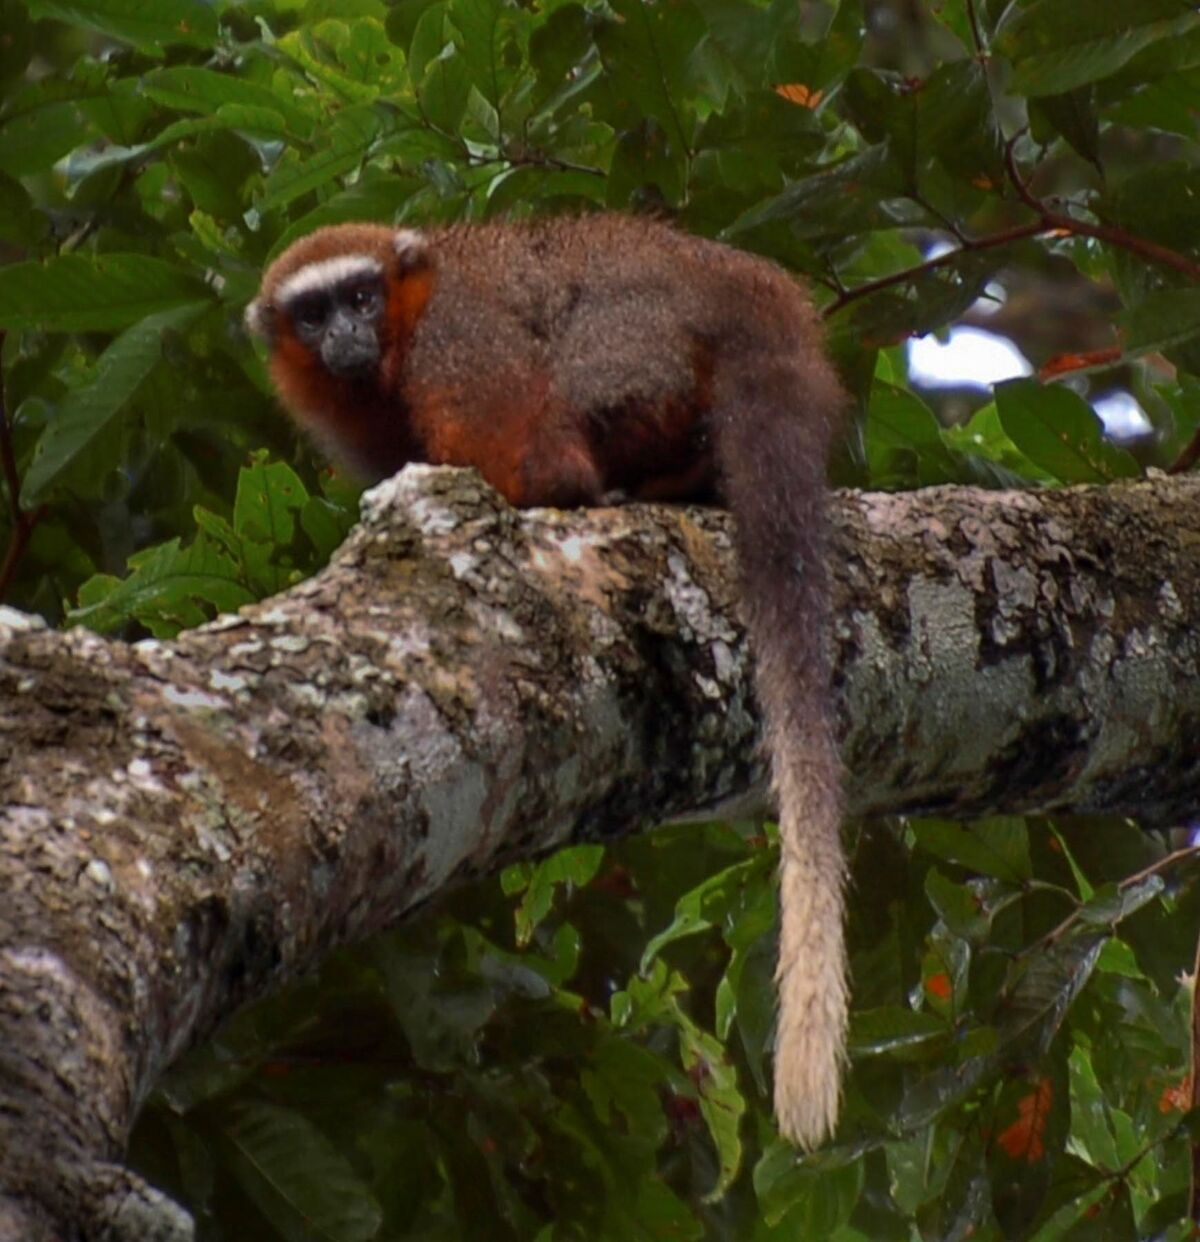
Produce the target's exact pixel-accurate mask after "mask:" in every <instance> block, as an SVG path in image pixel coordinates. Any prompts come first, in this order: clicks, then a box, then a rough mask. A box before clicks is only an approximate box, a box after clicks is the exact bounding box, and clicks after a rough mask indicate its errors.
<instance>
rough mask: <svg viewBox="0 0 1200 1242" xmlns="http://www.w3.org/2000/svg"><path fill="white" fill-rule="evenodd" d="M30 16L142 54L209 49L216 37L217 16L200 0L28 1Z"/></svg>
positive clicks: (208, 5)
mask: <svg viewBox="0 0 1200 1242" xmlns="http://www.w3.org/2000/svg"><path fill="white" fill-rule="evenodd" d="M29 11H30V13H31V14H32V15H33V16H34V17H38V18H41V17H52V18H55V19H57V20H58V21H61V22H67V23H68V24H69V25H73V26H87V27H88V28H90V29H91V30H98V31H99V32H100V33H101V34H104V35H109V36H110V37H111V38H114V39H120V40H122V41H124V42H126V43H132V44H134V45H135V46H136V47H139V48H141V50H142V51H145V52H161V51H162V50H163V48H165V47H171V46H174V45H176V44H181V43H182V44H190V45H192V46H195V47H209V46H211V45H212V44H213V43H214V42H215V41H216V38H217V15H216V12H215V10H214V9H213V7H212V5H211V4H206V3H205V2H204V0H153V3H146V0H29Z"/></svg>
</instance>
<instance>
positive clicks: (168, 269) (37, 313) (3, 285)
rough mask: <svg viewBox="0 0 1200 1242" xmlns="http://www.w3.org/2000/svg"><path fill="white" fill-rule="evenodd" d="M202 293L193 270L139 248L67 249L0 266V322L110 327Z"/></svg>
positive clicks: (52, 328) (49, 327) (55, 328)
mask: <svg viewBox="0 0 1200 1242" xmlns="http://www.w3.org/2000/svg"><path fill="white" fill-rule="evenodd" d="M204 296H205V289H204V286H203V284H202V283H201V282H200V281H199V280H198V279H197V278H196V276H195V275H193V274H192V273H190V272H188V271H186V270H185V269H183V268H180V267H176V266H175V265H174V264H171V263H167V262H165V261H164V260H162V259H157V258H153V257H151V256H150V255H141V254H100V255H81V254H68V255H63V256H61V257H59V258H54V259H48V260H47V261H46V262H45V263H14V264H13V265H12V266H10V267H5V268H0V327H4V328H38V329H41V330H42V331H44V332H91V331H101V332H103V331H111V330H114V329H119V328H124V327H126V326H127V325H128V324H131V323H133V322H135V321H136V320H139V319H145V318H146V317H147V316H148V315H157V314H161V313H162V312H164V311H170V310H176V309H178V308H180V307H182V306H184V305H185V304H189V303H193V302H195V301H196V300H197V298H203V297H204Z"/></svg>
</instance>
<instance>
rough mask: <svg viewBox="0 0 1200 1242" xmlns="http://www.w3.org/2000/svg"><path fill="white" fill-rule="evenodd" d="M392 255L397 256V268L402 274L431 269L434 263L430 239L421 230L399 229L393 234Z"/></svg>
mask: <svg viewBox="0 0 1200 1242" xmlns="http://www.w3.org/2000/svg"><path fill="white" fill-rule="evenodd" d="M392 253H393V254H395V256H396V266H397V267H398V268H399V269H400V271H402V272H411V271H414V270H416V269H417V268H421V267H429V266H430V264H431V263H432V262H433V253H432V251H431V250H430V248H429V239H428V238H427V237H426V236H425V234H424V233H422V232H421V230H420V229H397V230H396V231H395V233H394V234H392Z"/></svg>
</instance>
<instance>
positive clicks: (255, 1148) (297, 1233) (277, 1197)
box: [226, 1101, 383, 1242]
mask: <svg viewBox="0 0 1200 1242" xmlns="http://www.w3.org/2000/svg"><path fill="white" fill-rule="evenodd" d="M226 1134H227V1137H228V1138H229V1141H230V1142H231V1143H232V1144H233V1148H234V1151H235V1152H236V1155H237V1159H236V1160H235V1161H234V1164H233V1170H234V1173H235V1175H236V1176H237V1179H238V1182H239V1183H240V1184H241V1187H242V1189H243V1190H244V1191H245V1192H246V1193H247V1194H248V1195H249V1196H250V1198H251V1200H252V1201H253V1202H254V1203H255V1204H257V1206H258V1208H259V1210H260V1211H261V1212H262V1213H263V1215H264V1216H265V1217H266V1219H267V1220H269V1221H271V1223H272V1224H273V1225H274V1226H275V1227H276V1228H278V1229H280V1230H281V1232H282V1233H283V1234H284V1236H285V1237H287V1238H288V1239H290V1240H294V1242H301V1240H302V1239H303V1240H304V1242H308V1240H309V1239H312V1238H320V1239H328V1240H329V1242H368V1239H371V1238H374V1237H375V1236H376V1235H377V1233H378V1232H379V1228H380V1226H381V1225H382V1223H383V1212H382V1210H381V1208H380V1206H379V1204H378V1202H377V1201H376V1199H375V1197H374V1195H372V1193H371V1191H370V1190H369V1189H368V1187H367V1186H366V1184H365V1183H364V1182H363V1180H362V1179H361V1178H360V1177H359V1176H358V1175H357V1174H356V1173H355V1172H354V1169H353V1168H352V1167H351V1165H350V1163H349V1161H348V1160H347V1159H346V1158H345V1156H343V1155H342V1154H341V1153H340V1152H339V1151H338V1150H337V1149H336V1148H335V1147H334V1145H333V1144H332V1143H331V1142H330V1141H329V1139H327V1138H326V1137H325V1135H324V1134H322V1133H321V1131H320V1130H318V1129H317V1127H316V1126H314V1125H313V1124H312V1123H311V1122H310V1121H308V1120H307V1119H306V1118H305V1117H303V1116H302V1115H301V1114H300V1113H297V1112H294V1111H293V1110H292V1109H288V1108H279V1107H277V1106H276V1105H273V1104H264V1103H260V1102H258V1101H251V1102H248V1103H245V1104H241V1105H239V1106H238V1107H237V1109H236V1111H235V1113H234V1117H233V1120H232V1121H231V1123H230V1124H229V1126H228V1128H227V1131H226Z"/></svg>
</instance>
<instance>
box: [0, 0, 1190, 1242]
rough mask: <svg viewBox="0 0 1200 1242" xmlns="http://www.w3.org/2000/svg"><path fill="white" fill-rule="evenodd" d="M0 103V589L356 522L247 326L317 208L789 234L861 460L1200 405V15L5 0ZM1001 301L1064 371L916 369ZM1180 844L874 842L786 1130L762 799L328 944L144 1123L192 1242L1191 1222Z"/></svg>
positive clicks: (1110, 460) (1104, 827)
mask: <svg viewBox="0 0 1200 1242" xmlns="http://www.w3.org/2000/svg"><path fill="white" fill-rule="evenodd" d="M0 91H2V96H0V259H2V260H3V266H0V331H3V332H4V333H5V337H4V344H3V352H2V356H0V362H2V375H3V388H2V390H0V391H2V400H0V413H2V414H3V418H2V419H0V466H2V467H3V474H2V478H3V485H4V496H3V499H4V502H5V503H4V506H3V511H2V512H0V546H3V548H4V549H5V551H4V554H3V560H2V562H0V597H2V598H3V599H4V601H5V602H8V603H12V604H15V605H17V606H20V607H25V608H30V609H35V610H38V611H40V612H42V613H44V614H45V615H46V616H48V617H50V618H52V619H54V620H56V621H63V622H67V623H80V622H82V623H84V624H87V625H90V626H92V627H94V628H96V629H99V630H102V631H110V632H117V633H122V634H124V635H127V636H137V635H138V634H143V633H150V634H153V635H156V636H169V635H170V634H172V633H174V632H176V631H177V630H178V628H180V627H181V626H186V625H191V624H195V623H198V622H199V621H201V620H203V619H205V618H206V617H208V616H211V615H213V613H214V612H215V611H217V610H222V609H231V608H236V607H237V606H238V605H239V604H241V603H244V602H246V601H248V600H251V599H255V598H261V597H262V596H264V595H267V594H270V593H272V592H274V591H277V590H279V589H281V588H283V587H285V586H287V585H289V584H290V583H291V582H294V581H296V580H297V579H298V578H299V577H301V576H303V575H304V574H306V573H308V572H311V571H312V570H313V569H315V568H316V567H317V566H318V565H319V564H320V563H321V562H322V561H323V559H324V558H326V557H327V556H328V555H329V553H330V551H331V550H332V548H333V547H335V546H336V545H337V543H338V542H339V540H340V539H341V537H342V536H343V535H344V533H345V531H346V530H347V529H348V527H349V525H350V523H351V522H352V521H353V516H354V491H353V488H352V487H351V486H350V485H349V484H348V483H347V482H346V481H345V480H343V479H340V478H339V477H337V476H336V475H335V474H333V473H331V472H329V471H328V470H325V469H323V468H322V467H321V466H320V464H319V462H317V461H316V460H315V459H314V458H313V456H312V455H311V453H310V451H309V450H308V449H307V448H306V447H305V446H304V445H302V444H298V443H297V442H296V441H295V440H294V439H293V437H292V433H291V432H290V430H289V429H288V427H287V426H286V425H285V423H284V422H283V420H281V419H279V418H278V417H277V416H276V415H275V413H274V410H273V403H272V398H271V395H270V392H269V388H268V384H267V382H266V378H265V374H264V370H263V366H262V360H261V358H260V357H259V356H258V355H257V354H256V353H255V351H254V349H253V348H252V346H251V344H250V342H249V341H248V340H247V337H246V335H245V333H244V331H243V329H242V327H241V319H240V315H241V310H242V308H243V306H244V305H245V304H246V302H247V301H248V300H249V298H250V297H251V296H252V294H253V292H254V290H255V287H256V282H257V277H258V273H259V272H260V270H261V268H262V266H263V264H264V263H265V262H266V261H267V260H269V258H270V257H271V256H272V255H274V254H276V253H278V252H279V250H280V249H281V248H282V247H284V246H286V245H287V244H288V243H289V242H290V241H291V240H292V239H294V238H295V237H297V236H299V235H300V234H302V233H303V232H306V231H308V230H310V229H312V228H314V227H316V226H317V225H319V224H326V223H330V222H334V221H342V220H357V219H372V220H384V221H391V222H397V223H399V222H405V223H410V224H419V223H424V222H430V221H443V220H452V219H460V218H473V219H479V218H487V217H494V216H520V215H526V214H534V213H546V212H564V211H566V212H578V211H587V210H593V209H596V208H602V207H608V208H617V209H621V210H653V211H656V212H660V213H663V214H666V215H669V216H670V217H672V218H674V219H676V220H677V221H678V222H679V224H680V225H681V227H685V228H688V229H691V230H694V231H697V232H700V233H705V234H709V235H714V236H720V237H722V238H724V239H726V240H728V241H731V242H733V243H735V244H737V245H740V246H744V247H747V248H750V249H754V250H757V251H760V252H762V253H764V254H767V255H770V256H772V257H773V258H775V259H777V260H778V261H780V262H781V263H783V264H785V265H786V266H788V267H789V268H791V269H793V270H795V271H796V272H798V273H800V274H801V275H802V276H803V277H805V278H806V279H807V280H808V282H809V283H810V285H811V286H812V287H813V289H814V292H815V294H816V296H817V297H818V299H819V300H820V301H821V302H822V304H823V306H824V308H825V310H826V312H827V315H828V323H829V333H830V342H831V347H832V348H833V350H834V352H835V354H836V356H837V358H838V360H839V362H840V363H841V364H842V365H843V368H844V371H845V374H846V376H847V381H848V383H849V384H850V385H851V386H852V388H853V391H854V394H855V396H856V398H857V404H858V418H857V420H856V422H855V425H854V427H853V429H852V430H851V431H850V432H849V434H848V436H847V448H846V451H845V453H844V455H843V457H842V459H841V460H840V461H839V463H838V475H839V478H840V479H841V480H842V481H844V482H854V483H861V484H868V485H870V486H876V487H910V486H917V485H922V484H928V483H966V482H975V483H980V482H982V483H985V484H993V485H994V484H1021V483H1027V484H1029V483H1036V484H1039V485H1056V484H1063V483H1078V482H1087V483H1104V482H1109V481H1113V480H1118V479H1123V478H1129V477H1132V476H1136V475H1138V474H1140V473H1141V472H1142V470H1143V469H1144V467H1145V465H1146V464H1157V465H1169V464H1171V463H1172V462H1175V461H1176V460H1177V459H1178V458H1179V457H1180V454H1181V453H1185V449H1186V446H1188V445H1190V444H1191V442H1192V439H1193V437H1194V435H1195V434H1196V430H1197V426H1198V424H1200V343H1198V338H1200V287H1198V285H1197V276H1200V161H1198V160H1197V145H1196V140H1197V120H1196V116H1197V114H1196V109H1195V105H1194V101H1195V99H1196V97H1197V92H1198V91H1200V16H1198V15H1197V14H1196V12H1195V8H1194V6H1193V5H1192V4H1190V3H1187V2H1185V0H1122V3H1121V4H1119V5H1109V4H1098V3H1096V0H941V2H940V3H936V4H934V3H929V4H924V5H922V4H920V3H915V4H912V3H910V4H900V3H887V2H884V0H874V2H872V0H803V2H800V3H797V2H796V0H656V2H653V3H652V2H649V0H581V2H577V0H529V2H528V3H525V2H522V3H517V2H508V0H395V2H392V3H385V2H384V0H241V2H239V0H153V2H147V0H0ZM1064 287H1066V288H1070V289H1072V290H1074V293H1073V294H1072V296H1071V301H1070V303H1069V309H1068V312H1067V313H1066V325H1065V326H1061V325H1057V324H1056V323H1055V322H1053V320H1054V316H1055V314H1056V313H1061V312H1062V306H1061V305H1060V306H1059V312H1055V311H1051V310H1047V309H1046V305H1047V303H1046V291H1047V290H1048V289H1058V288H1064ZM1031 289H1032V290H1033V294H1034V296H1033V299H1032V303H1031V305H1030V307H1029V308H1028V309H1026V310H1025V311H1024V312H1023V313H1022V312H1020V306H1021V305H1022V304H1023V299H1025V298H1026V297H1027V296H1028V294H1029V291H1030V290H1031ZM981 299H984V301H983V303H982V305H986V304H987V302H988V300H991V301H992V302H993V304H997V305H998V304H1000V303H1001V302H1003V307H1002V309H1001V310H1000V311H998V312H997V315H996V322H999V321H1000V320H1001V319H1003V320H1004V322H1005V325H1006V326H1005V330H1006V331H1011V332H1012V333H1013V335H1014V336H1015V337H1016V338H1017V339H1018V340H1019V342H1020V343H1021V344H1022V346H1023V347H1024V348H1025V349H1026V351H1027V352H1028V353H1029V355H1030V357H1031V358H1032V359H1033V361H1034V363H1035V364H1036V365H1037V366H1038V367H1039V368H1040V369H1041V375H1040V379H1031V378H1027V379H1018V380H1013V381H1010V382H1007V383H1004V384H1002V385H998V386H997V387H996V388H995V391H994V392H991V393H986V392H985V393H983V394H981V395H978V396H977V397H973V398H971V399H970V400H969V401H968V402H967V404H966V405H965V406H964V405H963V404H962V403H961V402H959V403H958V404H955V403H954V402H948V401H947V400H946V399H945V397H944V396H939V395H938V394H936V393H928V392H926V393H922V392H919V391H916V390H914V388H913V386H912V385H911V384H910V383H909V381H908V370H907V361H906V354H905V351H904V349H903V345H904V342H905V341H906V340H907V339H908V338H909V337H910V336H912V335H914V334H920V333H927V332H931V331H938V330H941V329H943V328H945V327H947V326H948V325H950V324H952V323H954V322H956V321H959V320H962V319H969V318H970V317H971V316H972V315H976V316H978V315H979V314H980V313H981V312H980V311H979V307H980V305H981V301H980V300H981ZM1014 308H1015V309H1014ZM1113 388H1121V389H1126V390H1129V391H1131V392H1132V393H1133V394H1134V395H1135V396H1136V397H1137V399H1138V400H1139V402H1140V404H1141V407H1142V409H1143V410H1144V411H1145V414H1146V416H1147V419H1148V433H1147V435H1146V436H1145V437H1144V438H1143V439H1142V440H1141V441H1140V442H1139V443H1137V444H1135V445H1129V446H1121V445H1117V444H1114V443H1113V442H1112V441H1111V440H1110V439H1109V438H1107V437H1106V435H1105V434H1104V431H1103V427H1102V425H1101V423H1100V421H1099V419H1098V418H1097V416H1096V414H1095V412H1094V408H1093V404H1092V402H1093V401H1094V399H1095V398H1096V396H1098V395H1100V394H1103V393H1104V392H1106V391H1109V390H1111V389H1113ZM1185 456H1186V454H1185ZM1171 844H1172V841H1171V838H1170V837H1169V836H1168V835H1167V834H1164V833H1155V834H1146V833H1143V832H1141V831H1139V830H1138V829H1137V828H1135V827H1134V826H1133V825H1130V824H1127V823H1110V822H1100V821H1095V820H1091V821H1083V820H1072V821H1053V822H1052V821H1045V820H1033V819H1029V820H1026V819H1011V818H1010V819H996V820H992V821H989V822H987V823H983V824H977V825H974V826H972V828H971V829H970V830H969V831H968V830H966V829H964V828H963V827H961V826H959V825H955V824H951V823H946V822H941V821H937V820H920V821H916V820H914V821H909V822H906V823H892V824H873V825H869V826H863V827H859V828H857V829H856V830H854V832H853V834H852V859H853V887H852V898H851V901H852V905H853V906H854V915H853V919H852V924H851V933H850V934H851V942H852V947H853V950H854V952H853V978H854V1003H855V1015H854V1024H853V1032H852V1036H853V1041H852V1055H853V1067H852V1074H851V1076H850V1080H849V1083H848V1088H847V1098H846V1108H845V1118H844V1122H843V1125H842V1129H841V1131H840V1134H839V1139H838V1141H837V1142H836V1143H834V1144H833V1145H831V1147H830V1148H829V1149H828V1150H826V1151H824V1152H822V1153H820V1154H818V1155H816V1156H813V1157H810V1158H807V1159H800V1158H798V1157H797V1155H796V1153H795V1152H794V1151H792V1150H791V1149H790V1148H788V1147H786V1146H785V1145H783V1144H782V1143H780V1141H779V1140H778V1138H777V1137H776V1136H775V1134H774V1129H773V1126H772V1123H771V1120H770V1112H769V1106H768V1084H769V1075H770V1043H771V1026H772V1008H771V999H770V998H771V992H772V985H771V971H772V965H773V963H772V958H773V948H772V934H773V927H774V922H775V906H774V895H773V891H772V888H771V877H772V874H773V853H772V847H771V840H770V834H769V832H766V831H764V830H763V829H762V827H761V826H759V825H737V824H735V825H718V824H714V825H710V826H706V827H704V828H701V829H697V828H695V827H689V828H687V829H686V830H684V829H675V830H670V831H664V832H660V833H658V834H655V835H653V836H650V837H646V838H643V839H639V840H636V841H631V842H628V843H626V844H624V845H623V846H620V847H613V848H610V849H607V850H602V849H600V847H593V846H584V847H578V848H576V849H573V850H569V851H566V852H564V853H563V854H560V855H557V856H555V857H554V858H551V859H548V860H546V861H545V862H542V863H540V864H537V865H527V866H522V867H517V868H513V869H511V870H510V871H508V872H507V873H505V875H504V876H503V878H502V880H501V881H500V882H498V883H495V884H492V885H485V886H482V887H481V888H478V889H476V890H473V891H472V892H470V893H467V894H461V895H459V896H457V897H455V898H454V899H453V900H452V901H450V902H448V903H447V904H446V906H445V908H444V909H443V910H442V911H441V912H440V913H439V915H438V916H437V917H436V918H434V917H430V918H427V919H425V920H423V921H422V923H421V924H420V925H419V926H416V927H413V928H411V929H408V930H405V931H403V932H402V933H397V934H395V935H393V936H390V937H387V938H385V939H382V940H380V941H377V942H375V943H373V944H372V945H370V946H368V947H367V948H365V949H363V950H361V951H359V952H356V953H354V954H344V955H341V956H339V957H338V958H337V959H336V960H334V961H331V962H330V963H329V965H328V966H327V968H326V969H325V971H324V972H323V974H322V977H321V978H320V979H319V980H316V981H314V982H313V983H311V984H310V985H308V986H305V987H302V988H298V989H294V990H293V991H291V992H289V993H288V994H287V995H286V996H284V997H282V998H280V999H278V1000H276V1001H275V1002H273V1003H271V1004H268V1005H265V1006H260V1007H258V1008H256V1009H254V1010H252V1011H250V1012H248V1013H247V1014H245V1015H243V1016H242V1017H241V1018H239V1019H238V1020H236V1021H235V1022H234V1023H232V1024H231V1025H230V1026H229V1027H228V1028H227V1029H226V1030H225V1031H224V1032H222V1033H221V1034H220V1036H219V1037H218V1038H217V1039H216V1040H214V1041H213V1042H212V1043H211V1044H210V1045H208V1046H207V1047H206V1048H204V1049H203V1050H201V1051H199V1052H197V1053H195V1054H193V1055H192V1056H191V1057H190V1058H189V1059H188V1060H187V1061H185V1062H184V1063H183V1064H182V1065H181V1066H179V1067H177V1069H176V1070H175V1071H174V1072H173V1073H172V1074H171V1075H170V1076H169V1078H168V1080H167V1081H166V1082H165V1084H164V1086H163V1088H162V1090H161V1091H160V1092H159V1094H158V1095H157V1096H156V1098H155V1099H154V1100H153V1101H152V1102H151V1103H150V1105H149V1106H148V1107H147V1109H146V1110H145V1113H144V1116H143V1119H142V1122H141V1125H140V1127H139V1130H138V1131H137V1133H136V1134H135V1136H134V1142H133V1154H134V1158H135V1159H136V1160H137V1161H139V1162H140V1163H141V1165H142V1166H143V1167H144V1168H146V1169H147V1170H149V1171H150V1172H151V1173H152V1175H154V1176H155V1177H156V1178H157V1179H158V1180H160V1181H161V1182H162V1183H163V1184H164V1185H166V1186H167V1187H168V1188H170V1189H171V1190H172V1191H173V1192H174V1193H176V1194H178V1195H179V1196H180V1197H181V1198H183V1199H184V1200H185V1201H187V1202H188V1203H189V1204H190V1206H191V1207H192V1208H193V1210H194V1211H195V1212H196V1213H197V1216H198V1219H199V1221H200V1222H201V1226H202V1231H203V1236H205V1237H209V1238H213V1239H217V1238H231V1239H232V1238H241V1237H248V1236H257V1237H263V1238H270V1237H278V1238H283V1239H289V1240H290V1239H298V1238H329V1239H339V1240H341V1239H345V1240H346V1242H351V1240H355V1239H369V1238H376V1237H380V1238H382V1237H387V1238H414V1239H415V1238H421V1239H438V1238H446V1239H451V1238H459V1237H488V1238H493V1237H496V1238H513V1239H517V1238H537V1239H551V1238H554V1239H560V1238H561V1239H565V1238H586V1239H599V1240H603V1239H613V1240H614V1242H616V1240H620V1242H625V1240H626V1239H637V1238H646V1239H649V1238H667V1237H670V1238H709V1237H711V1238H737V1239H755V1240H756V1242H766V1240H768V1239H774V1238H780V1239H782V1238H789V1239H791V1238H797V1237H804V1238H832V1239H836V1240H837V1242H851V1240H855V1239H868V1238H869V1239H888V1238H896V1239H908V1238H912V1237H915V1236H919V1237H922V1238H928V1239H950V1238H966V1237H971V1238H974V1239H986V1238H1000V1237H1021V1238H1036V1239H1040V1240H1048V1239H1057V1238H1080V1239H1082V1238H1091V1237H1095V1238H1105V1237H1113V1238H1126V1237H1134V1236H1149V1235H1155V1236H1161V1237H1164V1238H1183V1237H1187V1236H1192V1235H1191V1234H1190V1233H1189V1232H1188V1229H1189V1226H1188V1225H1187V1224H1186V1222H1185V1217H1186V1216H1187V1213H1188V1203H1189V1197H1188V1196H1189V1180H1190V1176H1191V1173H1190V1169H1191V1164H1190V1162H1191V1146H1192V1143H1193V1141H1195V1140H1196V1139H1200V1133H1197V1131H1200V1123H1198V1122H1197V1119H1196V1112H1195V1111H1194V1110H1192V1111H1189V1110H1190V1109H1191V1091H1190V1087H1189V1085H1188V1082H1187V1074H1188V1065H1189V1043H1190V1038H1191V1035H1190V1010H1191V994H1190V990H1189V986H1188V985H1186V984H1185V983H1184V982H1182V981H1181V979H1182V975H1183V972H1185V971H1187V970H1190V969H1191V967H1192V962H1193V954H1194V950H1195V944H1194V937H1195V928H1196V926H1197V924H1198V923H1200V870H1198V868H1197V864H1196V858H1195V852H1194V851H1192V852H1188V851H1186V850H1184V851H1180V852H1177V853H1175V854H1172V853H1170V846H1171Z"/></svg>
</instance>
